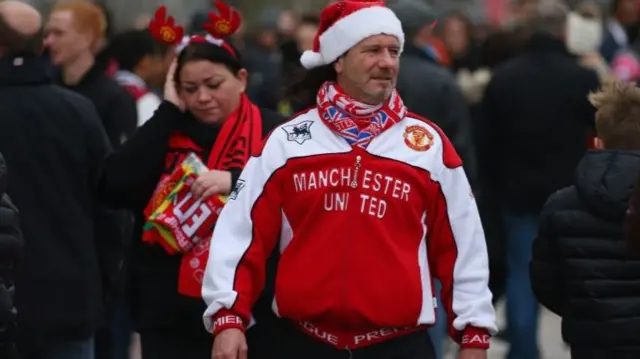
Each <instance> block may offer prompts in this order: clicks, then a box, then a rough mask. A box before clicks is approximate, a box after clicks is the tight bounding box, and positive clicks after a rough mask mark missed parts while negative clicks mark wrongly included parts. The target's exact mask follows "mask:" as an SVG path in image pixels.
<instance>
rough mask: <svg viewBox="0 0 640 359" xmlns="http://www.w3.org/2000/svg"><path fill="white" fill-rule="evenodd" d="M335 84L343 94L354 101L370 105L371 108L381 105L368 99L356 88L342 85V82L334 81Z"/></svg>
mask: <svg viewBox="0 0 640 359" xmlns="http://www.w3.org/2000/svg"><path fill="white" fill-rule="evenodd" d="M336 83H337V84H338V86H340V88H341V89H342V90H343V91H344V93H346V94H347V95H349V96H350V97H351V98H353V99H354V100H356V101H359V102H362V103H365V104H367V105H372V106H378V105H380V104H381V102H380V101H378V100H376V99H372V98H369V96H367V95H366V94H364V93H363V92H362V91H360V90H358V88H357V87H355V86H350V85H349V84H348V83H343V81H340V80H338V81H336Z"/></svg>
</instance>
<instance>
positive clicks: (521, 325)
mask: <svg viewBox="0 0 640 359" xmlns="http://www.w3.org/2000/svg"><path fill="white" fill-rule="evenodd" d="M539 2H540V1H539V0H514V1H512V2H511V3H510V4H509V7H508V16H507V17H505V18H504V19H503V21H502V24H500V26H495V25H489V24H484V23H477V22H475V21H474V20H472V19H471V18H470V17H469V16H468V15H467V14H466V13H465V11H464V9H458V10H449V11H447V12H444V13H443V12H442V11H439V10H438V9H434V8H432V7H430V6H429V5H428V4H427V3H426V2H424V1H420V0H389V1H388V2H387V3H388V6H389V7H391V8H392V10H393V11H394V12H395V13H396V15H397V16H398V18H399V19H400V20H401V21H402V25H403V30H404V32H405V36H406V39H407V42H406V44H405V48H404V51H403V53H402V57H401V60H400V62H401V66H400V73H399V76H398V83H397V89H398V91H399V93H400V95H401V96H402V98H403V100H404V102H405V104H406V105H407V106H408V108H409V109H410V110H411V111H412V112H415V113H416V114H418V115H419V116H422V117H425V118H428V119H430V120H432V121H433V122H435V123H436V124H437V125H438V126H440V127H441V128H442V129H443V131H444V132H445V133H446V135H447V136H448V137H449V138H450V139H451V141H452V143H453V145H454V146H455V148H456V150H457V151H458V153H459V154H460V155H461V157H462V158H463V160H464V166H465V170H466V172H467V175H468V177H469V179H470V181H471V183H472V187H473V189H474V193H475V196H476V198H477V200H478V204H479V207H480V214H481V217H482V220H483V226H484V228H485V232H486V237H487V244H488V247H489V257H490V269H491V281H490V287H491V290H492V291H493V294H494V300H495V302H498V301H500V300H502V299H503V298H506V299H507V318H508V320H507V327H506V328H503V330H502V333H501V334H500V338H501V339H502V340H506V341H508V342H509V343H510V347H511V349H510V353H509V356H508V359H541V358H542V353H541V352H544V348H539V343H538V340H537V335H538V328H537V322H538V307H539V304H538V301H537V299H536V296H535V295H534V292H533V286H532V283H531V279H530V271H529V264H530V262H531V260H532V255H533V252H532V247H533V241H534V238H535V237H536V233H537V231H538V228H537V226H538V218H539V215H540V213H541V211H542V208H543V205H544V203H545V201H546V200H547V198H548V197H549V196H550V195H551V194H552V193H554V192H555V191H557V190H559V189H561V188H563V187H565V186H568V185H570V184H572V183H573V180H574V176H575V174H574V170H575V168H576V166H577V164H578V163H579V161H580V159H581V158H582V156H583V154H584V153H585V151H587V149H588V148H592V147H594V144H593V143H594V141H593V139H594V137H595V127H594V124H593V123H594V114H595V108H594V106H593V105H592V104H591V103H590V102H589V101H588V100H587V96H588V94H589V93H590V92H593V91H595V90H597V89H598V88H599V87H600V86H601V84H603V83H605V82H607V81H609V80H612V79H617V80H620V81H623V82H626V83H632V82H635V81H638V80H640V2H639V1H637V0H611V1H610V2H609V3H608V4H607V6H604V7H603V6H601V3H599V2H592V1H586V2H580V3H573V4H572V5H573V6H572V7H571V8H570V9H569V8H567V5H566V4H562V5H558V4H557V3H554V5H550V6H548V7H541V6H539ZM567 9H568V10H569V11H568V12H567ZM208 11H211V9H203V11H202V12H198V13H196V14H194V16H193V17H192V19H191V21H189V23H188V24H184V27H185V33H188V34H195V33H200V32H202V29H203V23H204V22H205V21H207V13H208ZM153 16H154V15H153V14H149V16H144V17H141V18H140V19H139V20H138V21H136V23H135V24H131V28H130V29H125V30H121V31H117V32H116V31H114V30H113V28H112V26H111V23H110V19H111V18H112V15H111V14H110V12H109V9H108V8H107V7H104V6H103V5H99V4H98V5H92V6H87V2H78V1H75V2H73V1H72V2H60V3H58V4H56V5H55V6H54V7H53V8H52V12H51V13H50V14H47V16H45V17H44V19H43V23H44V37H43V41H44V44H45V49H46V50H45V53H44V55H43V56H44V57H45V58H46V59H47V66H48V70H47V71H49V73H51V74H52V77H53V79H54V80H55V81H56V82H57V83H58V84H60V85H61V86H62V87H64V88H65V89H66V90H71V91H73V92H76V93H78V94H80V95H83V96H84V97H86V98H88V99H89V100H91V102H92V103H93V105H94V106H95V111H96V113H97V115H98V116H99V118H100V120H101V122H102V124H103V125H104V129H105V132H106V134H107V137H108V140H109V145H110V147H112V148H114V149H117V148H119V147H120V146H122V144H123V143H125V142H126V141H127V140H128V139H130V138H131V137H132V136H133V134H134V133H135V132H136V130H137V129H138V128H139V127H140V126H142V125H143V124H145V123H146V122H147V121H148V120H149V119H150V118H151V117H152V116H153V114H154V112H155V111H156V109H158V107H159V106H160V105H161V104H162V102H163V99H164V97H165V88H166V83H165V79H166V78H167V72H168V71H169V68H170V65H171V64H172V62H173V61H174V60H175V57H176V48H175V47H172V46H168V45H165V44H161V43H159V42H158V41H156V40H155V39H154V37H153V36H152V34H150V33H149V31H148V29H147V27H148V24H149V21H150V20H151V19H153ZM320 25H321V24H320V19H319V17H318V15H317V14H300V13H296V12H295V11H293V10H286V11H281V12H274V13H271V12H267V13H264V14H261V16H260V17H259V19H258V21H257V24H256V25H255V26H254V27H252V28H248V29H244V28H243V29H242V30H241V31H239V32H237V33H236V34H234V35H233V38H232V39H231V42H232V44H233V46H234V48H235V49H237V50H238V51H239V52H240V54H241V58H242V63H243V66H244V68H245V69H246V70H247V72H248V82H247V88H246V93H247V95H248V97H249V98H250V99H251V101H252V102H253V103H254V104H256V105H257V106H258V107H260V108H264V109H269V110H272V111H274V112H277V113H279V114H280V115H281V116H283V117H289V116H291V115H293V114H294V113H296V112H298V111H300V110H302V109H304V108H307V107H308V106H309V105H310V103H309V98H310V94H308V93H306V92H307V91H308V89H306V88H304V87H300V86H299V85H298V83H299V80H300V79H301V77H302V76H303V75H304V74H305V70H304V68H303V67H302V66H301V65H300V56H301V54H302V53H303V52H304V51H305V50H310V49H313V47H314V37H315V35H316V32H317V30H318V28H319V26H320ZM5 27H6V25H5V24H2V23H0V42H1V43H10V42H11V41H12V38H14V37H15V36H16V34H15V33H12V32H11V31H6V29H5ZM313 95H315V94H311V98H313ZM0 97H2V96H1V95H0ZM16 101H19V99H17V100H16ZM54 132H55V131H54ZM74 135H78V136H82V135H81V134H74ZM2 140H3V137H2V134H0V141H2ZM4 155H5V156H7V155H9V156H11V154H9V153H4ZM33 155H37V154H33ZM14 158H15V156H14ZM25 158H27V157H25ZM26 160H28V158H27V159H25V161H26ZM1 171H2V168H0V172H1ZM0 188H1V187H0ZM37 195H38V194H34V196H37ZM20 200H21V201H23V202H28V201H31V199H29V198H20ZM103 212H104V213H103V214H104V216H103V218H106V219H105V220H108V219H109V218H113V217H114V216H115V217H118V216H120V217H121V218H122V217H127V216H128V214H124V213H121V212H119V211H115V210H110V209H109V210H104V211H103ZM42 215H43V216H46V214H42ZM124 222H127V220H124ZM129 222H131V221H130V220H129ZM127 223H128V222H127ZM26 225H27V226H30V227H31V228H39V227H38V226H39V223H38V222H37V221H33V222H29V219H27V224H26ZM58 225H60V226H64V225H65V224H59V223H56V224H54V226H58ZM132 227H133V226H132V225H131V224H130V225H128V226H119V227H118V228H112V229H113V231H111V232H108V231H106V232H103V233H99V234H98V235H102V236H111V237H118V238H122V239H123V240H122V243H121V244H122V246H119V248H99V249H98V251H99V252H100V261H101V262H100V266H101V267H102V268H107V269H106V270H104V271H103V272H102V273H103V274H102V278H101V280H102V281H103V284H104V286H105V288H109V289H108V290H106V291H105V292H106V293H108V294H109V298H108V299H106V303H108V305H107V316H106V317H107V323H106V324H105V325H102V324H100V325H99V324H98V323H101V320H99V319H98V318H99V317H101V315H102V313H101V309H99V308H98V305H97V304H96V305H93V304H90V303H91V302H92V301H95V302H101V301H103V300H105V298H102V297H100V294H99V291H97V290H94V289H92V286H93V285H94V284H95V283H94V284H92V281H94V278H93V277H91V273H89V272H86V271H85V270H84V269H83V267H82V266H77V267H69V268H68V271H69V272H77V273H79V276H82V275H86V278H84V279H77V278H76V279H77V281H70V282H69V283H67V284H68V287H59V286H58V287H49V286H48V284H47V282H46V280H44V279H43V278H45V277H43V276H42V275H41V273H43V272H46V271H52V272H53V273H55V272H56V270H55V269H52V268H47V267H38V265H37V263H38V262H39V259H38V256H35V257H30V260H31V263H30V265H32V266H34V268H35V269H30V271H29V272H28V273H23V274H21V275H22V277H21V278H22V280H23V283H27V284H24V287H23V288H21V289H20V290H19V291H18V292H17V294H16V295H17V301H19V302H21V304H22V306H23V307H24V308H25V309H24V312H25V313H27V315H28V317H26V321H27V322H29V321H32V322H41V323H48V324H47V325H44V326H40V327H39V328H45V329H43V331H42V332H40V333H36V334H34V335H36V336H38V337H46V336H52V337H56V335H57V333H56V331H57V330H58V329H57V328H60V327H72V328H76V329H77V331H78V332H77V333H78V334H79V336H82V335H83V334H85V332H86V333H89V332H93V331H94V329H96V328H97V327H101V328H102V329H100V330H98V331H97V333H98V334H97V336H96V337H95V340H96V357H97V358H105V359H106V358H109V359H123V358H126V357H128V356H129V352H130V351H129V348H130V340H131V336H130V334H131V333H132V332H134V331H135V330H136V329H137V328H135V327H140V326H142V327H143V328H146V327H153V326H156V325H160V324H158V323H160V322H162V320H161V318H158V317H154V316H150V317H145V318H140V317H137V318H136V319H135V321H136V325H135V326H134V324H132V318H131V312H136V310H137V309H139V308H138V307H137V306H140V305H145V306H146V305H151V306H152V305H153V303H152V302H153V300H154V299H153V298H152V296H151V295H152V294H153V296H157V295H162V294H158V293H143V290H140V289H139V288H137V287H135V286H131V282H130V281H129V280H127V279H130V277H132V276H135V275H137V276H138V277H136V278H138V279H139V278H144V275H145V273H141V272H136V273H134V274H135V275H134V274H131V273H133V271H130V270H131V265H130V263H131V262H132V260H131V257H132V256H133V254H132V253H133V251H132V250H131V247H135V246H134V245H131V242H132V240H130V238H131V237H132V236H133V235H132V231H133V229H132ZM30 235H31V236H36V237H46V236H47V235H48V234H47V233H44V232H43V233H40V232H38V231H37V230H32V231H31V233H30ZM133 237H135V236H133ZM136 240H137V239H136ZM136 240H133V241H134V242H135V241H136ZM123 248H124V249H123ZM37 250H38V251H39V252H38V253H39V254H38V255H41V256H57V255H60V256H61V257H60V258H61V261H60V263H62V264H61V265H64V264H65V262H66V260H65V259H64V258H72V257H74V256H76V255H77V253H79V252H82V249H78V248H76V249H75V250H73V251H62V252H61V251H60V249H59V248H55V247H53V246H51V247H47V246H46V245H43V246H41V247H38V249H37ZM60 253H61V254H60ZM123 253H124V254H123ZM135 260H136V259H134V261H135ZM42 262H43V263H48V261H46V260H42ZM70 263H71V262H67V264H69V266H72V264H70ZM63 272H64V271H63ZM74 280H75V279H74ZM0 284H1V283H0ZM56 292H58V293H61V292H64V293H65V295H62V294H55V295H54V294H52V293H56ZM42 296H46V297H47V299H46V302H47V303H46V305H43V304H42V300H41V298H42ZM87 298H88V299H87ZM141 298H143V299H141ZM0 303H1V301H0ZM141 303H144V304H141ZM149 303H151V304H149ZM173 304H175V303H173ZM175 305H178V304H175ZM441 307H442V306H440V308H441ZM47 308H49V309H50V308H55V309H56V311H63V312H64V313H65V315H64V316H60V315H54V314H51V313H52V311H50V310H48V309H47ZM60 308H62V309H60ZM159 312H161V309H159ZM156 313H158V312H156ZM156 315H157V314H156ZM440 315H441V316H445V314H444V312H443V313H441V314H440ZM441 316H439V318H440V317H441ZM61 323H66V324H61ZM69 323H70V324H69ZM439 323H441V325H437V326H436V327H434V328H433V329H432V330H431V337H432V339H433V341H434V344H435V346H436V350H437V351H438V355H439V358H443V356H444V355H445V352H446V345H445V344H444V343H445V342H446V339H445V338H446V333H445V331H446V322H445V321H439ZM27 329H29V330H31V329H33V328H27ZM0 334H1V332H0ZM72 334H73V333H72ZM72 336H73V335H72ZM133 338H135V336H134V337H133ZM32 339H33V338H28V339H27V340H32ZM33 340H35V339H33ZM134 344H135V339H134ZM133 347H134V349H133V351H134V352H135V351H136V350H135V345H134V346H133ZM34 358H35V357H34ZM59 358H63V357H59ZM69 358H70V357H69ZM615 359H618V358H615Z"/></svg>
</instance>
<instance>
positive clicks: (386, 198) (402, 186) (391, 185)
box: [282, 150, 428, 220]
mask: <svg viewBox="0 0 640 359" xmlns="http://www.w3.org/2000/svg"><path fill="white" fill-rule="evenodd" d="M282 175H283V177H282V178H283V179H282V186H283V187H282V190H283V193H284V194H285V195H284V196H283V198H284V203H283V206H284V209H285V213H287V216H288V217H290V214H291V213H292V214H294V217H299V216H300V215H302V216H304V214H305V213H314V215H319V214H323V213H331V212H333V213H335V212H338V213H344V212H347V213H349V214H350V215H353V216H357V217H360V216H364V217H370V218H371V219H375V220H384V219H386V218H387V217H398V216H402V217H406V216H408V215H411V214H412V213H421V212H422V211H421V208H424V207H425V198H424V194H425V192H424V191H422V190H421V189H423V188H425V186H427V181H426V180H427V179H428V175H426V173H425V172H424V171H422V170H419V169H415V168H414V167H411V166H409V165H407V164H404V163H402V162H399V161H394V160H389V159H384V158H380V157H376V156H373V155H371V154H369V153H367V152H365V151H362V150H354V151H352V152H348V153H342V154H331V155H319V156H312V157H305V158H301V159H293V160H290V163H289V164H288V165H287V171H285V172H284V173H283V174H282ZM352 219H355V218H352ZM290 220H291V219H290Z"/></svg>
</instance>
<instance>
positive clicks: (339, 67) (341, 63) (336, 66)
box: [333, 56, 344, 75]
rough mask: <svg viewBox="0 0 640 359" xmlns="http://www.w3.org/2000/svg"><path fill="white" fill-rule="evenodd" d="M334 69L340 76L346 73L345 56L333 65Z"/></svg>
mask: <svg viewBox="0 0 640 359" xmlns="http://www.w3.org/2000/svg"><path fill="white" fill-rule="evenodd" d="M333 69H334V70H336V74H338V75H340V74H341V73H342V72H343V71H344V56H341V57H340V58H339V59H338V60H336V62H334V63H333Z"/></svg>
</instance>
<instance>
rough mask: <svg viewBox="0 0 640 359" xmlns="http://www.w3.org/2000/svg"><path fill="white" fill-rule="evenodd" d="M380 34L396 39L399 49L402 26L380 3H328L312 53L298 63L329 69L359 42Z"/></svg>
mask: <svg viewBox="0 0 640 359" xmlns="http://www.w3.org/2000/svg"><path fill="white" fill-rule="evenodd" d="M381 34H386V35H393V36H395V37H397V38H398V41H400V48H401V49H402V46H403V45H404V33H403V32H402V24H401V23H400V20H398V18H397V17H396V15H395V14H394V13H393V11H392V10H391V9H389V8H388V7H386V6H385V4H384V2H383V1H380V0H377V1H371V0H342V1H337V2H334V3H331V4H329V5H327V6H326V7H325V8H324V9H323V10H322V13H321V14H320V27H319V28H318V33H317V34H316V37H315V39H314V41H313V50H312V51H305V52H304V53H303V54H302V56H301V57H300V63H301V64H302V66H304V67H305V68H306V69H312V68H314V67H319V66H323V65H329V64H331V63H333V62H334V61H335V60H336V59H337V58H338V57H340V56H342V55H343V54H344V53H345V52H347V51H348V50H349V49H351V48H352V47H354V46H355V45H356V44H357V43H359V42H360V41H362V40H364V39H366V38H368V37H370V36H374V35H381Z"/></svg>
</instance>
